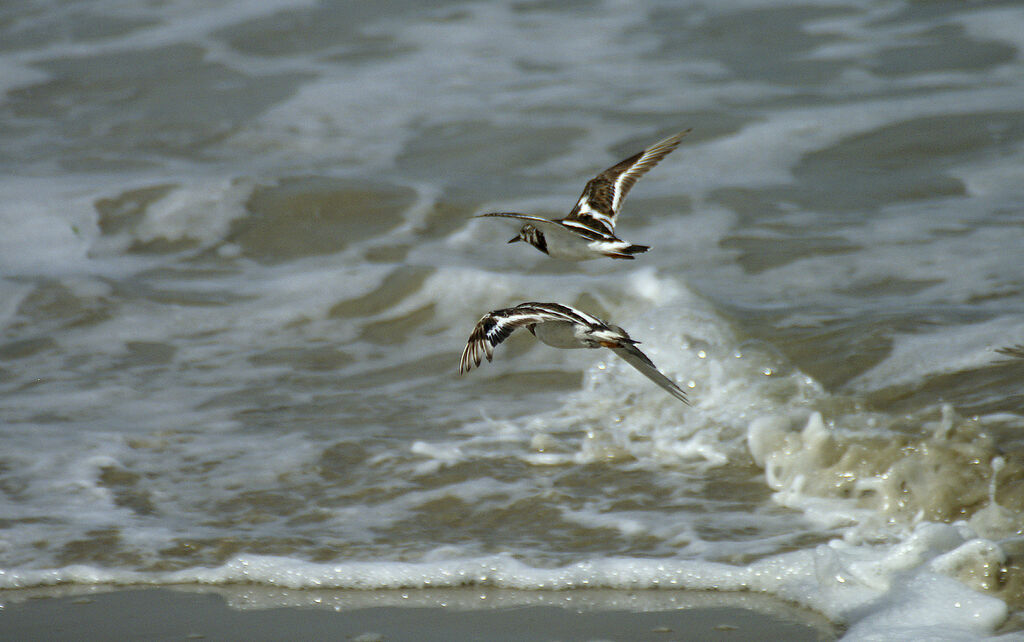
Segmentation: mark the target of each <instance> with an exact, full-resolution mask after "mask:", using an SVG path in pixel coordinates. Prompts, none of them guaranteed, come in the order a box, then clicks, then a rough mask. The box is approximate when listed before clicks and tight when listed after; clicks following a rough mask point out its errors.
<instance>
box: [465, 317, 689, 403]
mask: <svg viewBox="0 0 1024 642" xmlns="http://www.w3.org/2000/svg"><path fill="white" fill-rule="evenodd" d="M523 327H525V328H526V329H527V330H529V331H530V332H531V333H532V334H533V336H535V337H537V338H538V339H540V341H541V342H543V343H546V344H548V345H549V346H553V347H555V348H565V349H574V348H608V349H609V350H611V351H612V352H614V353H615V354H616V355H618V356H619V358H621V359H623V360H624V361H625V362H626V363H628V364H629V365H631V366H633V367H634V368H636V369H637V370H639V371H640V374H642V375H644V376H645V377H647V378H648V379H650V380H651V381H653V382H654V383H656V384H658V385H659V386H661V387H662V388H664V389H665V390H666V391H667V392H668V393H669V394H670V395H672V396H673V397H675V398H676V399H678V400H679V401H682V402H683V403H685V404H689V402H688V401H687V400H686V393H685V392H683V391H682V390H681V389H680V388H679V386H677V385H676V384H675V383H674V382H673V381H672V380H671V379H669V378H668V377H666V376H665V375H663V374H662V373H661V371H660V370H658V368H657V367H656V366H655V365H654V363H653V362H652V361H651V360H650V359H649V358H647V355H645V354H644V353H643V352H641V351H640V348H637V347H636V344H637V343H639V341H635V340H633V339H631V338H630V336H629V334H627V333H626V331H625V330H623V329H622V328H620V327H618V326H615V325H609V324H608V323H605V322H604V321H602V320H601V319H598V318H597V317H593V316H591V315H589V314H587V313H585V312H580V311H579V310H577V309H575V308H571V307H569V306H567V305H561V304H559V303H534V302H530V303H520V304H519V305H517V306H515V307H514V308H506V309H504V310H495V311H493V312H488V313H487V314H485V315H484V316H483V318H481V319H480V321H479V322H478V323H477V324H476V327H475V328H473V333H472V334H470V335H469V342H468V343H467V344H466V349H465V350H464V351H463V352H462V361H461V362H460V363H459V374H462V373H464V372H468V371H469V370H471V369H472V368H473V367H474V366H479V365H480V362H481V360H482V359H483V358H484V357H486V358H487V360H488V361H490V360H491V357H492V355H493V354H494V347H495V346H497V345H498V344H499V343H501V342H502V341H504V340H505V339H507V338H508V337H509V335H511V334H512V332H514V331H515V330H516V329H517V328H523Z"/></svg>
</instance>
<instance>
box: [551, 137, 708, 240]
mask: <svg viewBox="0 0 1024 642" xmlns="http://www.w3.org/2000/svg"><path fill="white" fill-rule="evenodd" d="M688 133H690V130H689V129H687V130H685V131H681V132H679V133H678V134H676V135H674V136H669V137H668V138H666V139H665V140H662V141H659V142H657V143H655V144H653V145H651V146H650V147H648V148H647V149H645V150H644V151H642V152H640V153H639V154H636V155H634V156H630V157H629V158H627V159H626V160H624V161H622V162H621V163H618V164H616V165H613V166H611V167H609V168H608V169H606V170H604V171H603V172H601V173H600V174H598V175H597V176H596V177H594V178H592V179H590V181H588V182H587V185H586V187H584V188H583V194H582V195H581V196H580V200H579V201H577V202H576V207H574V208H573V209H572V212H570V213H569V215H568V216H566V217H565V218H563V219H559V221H560V222H561V223H562V224H563V225H565V226H566V227H574V228H586V229H589V230H592V231H595V232H599V233H601V234H605V235H608V236H615V217H616V216H617V215H618V213H619V208H621V207H622V201H624V200H625V198H626V194H628V193H629V190H630V189H631V188H632V187H633V185H634V184H635V183H636V182H637V180H638V179H639V178H640V177H641V176H643V175H644V174H646V173H647V171H648V170H649V169H651V168H652V167H654V166H655V165H657V164H658V161H660V160H661V159H662V158H665V156H667V155H668V154H669V153H670V152H672V150H674V149H675V148H676V147H678V146H679V141H681V140H682V138H683V136H685V135H687V134H688Z"/></svg>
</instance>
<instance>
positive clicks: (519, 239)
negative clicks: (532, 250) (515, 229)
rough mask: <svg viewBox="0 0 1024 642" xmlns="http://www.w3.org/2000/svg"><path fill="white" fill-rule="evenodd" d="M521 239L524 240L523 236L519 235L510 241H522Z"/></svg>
mask: <svg viewBox="0 0 1024 642" xmlns="http://www.w3.org/2000/svg"><path fill="white" fill-rule="evenodd" d="M521 240H523V239H522V237H520V236H517V237H515V238H514V239H512V240H511V241H509V243H515V242H516V241H521Z"/></svg>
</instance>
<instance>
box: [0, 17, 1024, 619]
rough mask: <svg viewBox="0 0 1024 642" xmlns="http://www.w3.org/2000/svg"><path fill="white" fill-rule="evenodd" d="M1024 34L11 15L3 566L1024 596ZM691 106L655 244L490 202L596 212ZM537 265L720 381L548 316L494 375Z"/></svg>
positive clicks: (864, 594)
mask: <svg viewBox="0 0 1024 642" xmlns="http://www.w3.org/2000/svg"><path fill="white" fill-rule="evenodd" d="M1022 50H1024V10H1022V9H1021V8H1020V6H1019V4H1018V3H1014V2H1002V3H1001V2H986V3H962V2H927V3H925V2H902V1H897V0H879V1H877V2H871V3H859V2H848V1H843V0H837V1H834V2H822V3H816V4H814V5H807V4H805V3H790V2H788V1H787V0H765V1H763V2H760V1H755V0H751V1H749V2H748V1H741V0H737V1H730V2H723V3H699V2H686V3H674V2H671V3H670V2H665V3H658V2H650V3H630V2H615V1H609V2H578V3H568V4H563V3H546V2H493V3H491V2H488V3H482V2H481V3H474V2H435V3H429V4H427V3H403V2H387V3H355V4H353V3H338V4H335V3H316V2H297V1H288V0H280V1H277V2H230V3H229V2H223V3H208V2H202V3H200V2H191V1H188V0H173V1H171V2H165V3H160V4H156V5H137V4H135V3H122V2H118V1H116V0H100V1H99V2H93V3H87V4H74V3H73V4H71V5H67V6H59V7H58V6H51V5H50V4H48V3H31V2H30V3H19V4H18V5H16V6H11V7H8V8H5V9H0V68H2V69H3V73H2V74H0V78H2V80H0V90H2V91H3V95H2V100H0V131H3V134H2V137H3V141H4V144H3V145H0V188H2V192H3V194H4V198H3V199H2V200H0V225H2V228H3V230H4V232H3V234H0V277H2V278H0V439H2V442H3V448H2V450H0V507H2V509H0V587H5V588H15V587H26V586H42V585H47V584H52V583H57V582H78V583H86V584H88V583H91V582H121V583H157V584H160V583H170V582H209V583H226V582H236V581H248V582H254V583H257V584H269V585H278V586H289V587H293V588H302V587H313V586H339V587H356V588H386V587H395V586H409V587H413V586H438V585H441V586H459V585H462V584H483V585H490V586H495V587H498V588H536V589H550V588H573V587H582V586H598V587H605V588H623V587H626V588H649V587H657V586H661V587H665V586H686V587H689V588H717V589H723V590H736V589H746V590H756V591H764V592H768V593H771V594H773V595H776V596H779V597H782V598H783V599H787V600H790V601H792V602H796V603H799V604H801V605H804V606H808V607H811V608H813V609H816V610H818V611H820V612H822V613H824V614H825V615H826V616H828V617H829V618H831V619H832V620H833V621H835V622H839V623H841V624H843V625H846V626H848V627H849V631H850V635H851V637H856V636H857V635H864V636H867V635H871V634H876V635H881V636H883V637H885V636H892V635H896V636H898V635H900V634H906V635H910V636H911V637H915V636H917V637H920V636H925V637H927V635H928V632H929V631H931V632H932V633H934V632H935V630H934V629H929V628H928V627H932V626H936V627H942V629H943V631H953V632H955V633H956V635H961V634H962V635H963V636H964V637H967V638H970V637H983V636H986V635H991V634H993V633H994V632H996V631H997V630H999V627H1003V630H1013V629H1020V628H1021V627H1022V626H1024V621H1022V620H1021V609H1022V607H1024V597H1022V596H1024V562H1022V560H1024V533H1022V531H1021V524H1022V523H1024V437H1022V435H1024V359H1021V358H1018V357H1014V356H1012V355H1008V354H1002V353H1000V352H997V350H998V349H999V348H1006V347H1010V346H1014V345H1021V344H1024V270H1022V265H1024V263H1022V259H1021V256H1022V253H1021V248H1022V247H1024V215H1022V212H1021V203H1022V202H1024V183H1022V181H1021V180H1020V179H1021V176H1024V109H1022V107H1021V100H1020V99H1021V96H1022V95H1024V65H1022V62H1021V57H1022ZM685 128H693V131H692V133H690V134H689V135H688V136H687V137H686V138H684V139H683V143H682V145H681V146H680V147H679V149H678V150H677V151H675V152H674V153H673V154H671V155H670V156H668V157H667V158H666V159H665V160H663V161H662V162H661V163H660V164H659V165H658V166H657V167H656V168H655V169H653V170H652V171H651V172H650V173H649V174H648V175H646V176H645V177H644V178H643V180H641V181H640V182H639V183H638V184H637V186H636V187H635V189H634V190H633V191H632V192H631V194H630V197H629V199H628V200H627V201H626V203H625V207H624V209H623V214H622V215H621V217H620V220H619V225H618V232H619V233H620V235H621V236H622V237H623V238H625V239H627V240H629V241H631V242H633V243H640V244H645V245H651V246H652V248H653V249H652V250H651V251H650V252H649V253H647V254H644V255H640V256H639V257H638V260H636V261H612V260H601V261H592V262H589V263H579V264H572V263H563V262H559V261H556V260H553V259H550V258H548V257H545V256H543V255H542V254H540V253H539V252H536V251H535V250H533V248H530V247H527V246H526V245H525V244H517V245H508V244H506V241H507V240H508V238H510V237H511V236H512V235H513V234H515V226H514V225H511V224H508V223H507V222H505V221H500V220H492V219H487V220H478V219H472V218H471V217H472V216H473V215H474V214H479V213H482V212H486V211H494V210H502V211H510V210H511V211H523V212H530V213H536V214H541V215H546V216H551V217H556V216H561V215H564V213H566V212H567V211H568V210H569V209H570V208H571V206H572V205H573V203H574V202H575V201H574V199H576V198H577V197H578V194H579V191H580V189H581V188H582V186H583V184H584V183H585V181H586V180H587V179H589V178H590V177H592V176H593V175H594V174H596V173H597V172H598V171H600V170H601V169H603V168H605V167H607V166H609V165H611V164H613V163H615V162H617V161H618V160H620V159H622V158H625V157H626V156H629V155H631V154H633V153H635V152H637V151H639V150H640V149H642V148H643V147H645V146H646V145H648V144H650V143H652V142H654V141H656V140H659V139H660V138H662V137H664V136H667V135H669V134H671V133H674V132H676V131H679V130H681V129H685ZM531 300H532V301H557V302H561V303H564V304H568V305H573V306H576V307H578V308H580V309H582V310H585V311H587V312H590V313H592V314H594V315H597V316H599V317H601V318H604V319H607V320H609V321H611V322H613V323H616V324H619V325H622V326H623V327H625V328H627V330H628V331H629V332H630V334H631V335H632V336H633V337H634V338H636V339H638V340H640V341H641V342H642V344H641V346H642V348H643V349H644V350H645V352H646V353H647V354H648V355H649V356H650V357H651V358H652V359H653V360H654V362H655V363H657V364H658V366H659V368H660V369H661V370H663V371H664V372H665V373H666V374H667V375H669V376H670V377H672V378H673V379H674V380H675V381H677V382H678V383H679V384H680V385H681V386H683V387H684V388H685V389H686V390H687V391H688V395H689V396H690V399H691V401H692V403H693V405H692V406H691V407H685V406H682V405H681V404H679V403H678V401H676V400H675V399H673V398H672V397H670V396H668V395H666V394H665V393H664V392H663V391H662V390H660V389H658V388H657V387H655V386H652V385H651V384H650V382H649V381H647V380H646V379H644V378H642V377H640V376H638V375H637V374H636V373H635V372H634V371H633V370H632V369H630V368H629V367H628V366H626V365H625V364H623V363H622V362H620V361H618V360H617V359H616V358H615V357H614V356H613V355H612V354H611V353H610V352H607V351H604V350H600V351H588V350H578V351H558V350H554V349H551V348H549V347H547V346H544V345H540V344H538V343H537V342H536V341H535V340H534V339H533V338H532V337H530V336H529V334H528V333H526V332H522V336H519V334H516V335H514V336H513V337H512V338H510V339H509V340H508V341H507V342H506V343H505V344H503V345H502V346H500V347H499V348H498V349H497V351H496V354H495V359H494V362H493V363H490V364H487V363H485V364H484V365H483V367H481V368H480V369H479V370H474V371H473V372H470V373H468V374H466V375H463V376H461V377H460V376H458V374H457V372H456V370H457V366H458V357H459V355H460V353H461V350H462V348H463V346H464V345H465V341H466V339H467V337H468V336H469V333H470V331H471V330H472V328H473V325H474V323H476V321H477V320H478V319H479V318H480V316H481V315H483V314H484V313H485V312H487V311H489V310H494V309H498V308H504V307H510V306H512V305H515V304H517V303H520V302H523V301H531ZM954 602H955V603H957V604H961V605H964V607H963V608H962V609H961V610H960V611H958V610H956V609H953V608H951V607H950V606H949V605H950V604H952V603H954ZM886 605H890V606H886ZM901 609H902V610H901ZM957 609H960V607H959V606H958V607H957ZM908 613H909V614H910V615H907V614H908ZM898 614H901V615H898Z"/></svg>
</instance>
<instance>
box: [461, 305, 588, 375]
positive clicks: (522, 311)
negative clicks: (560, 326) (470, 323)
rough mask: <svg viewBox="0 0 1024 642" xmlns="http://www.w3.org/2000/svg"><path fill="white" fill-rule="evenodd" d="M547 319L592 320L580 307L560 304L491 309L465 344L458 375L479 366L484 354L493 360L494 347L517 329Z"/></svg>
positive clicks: (574, 321)
mask: <svg viewBox="0 0 1024 642" xmlns="http://www.w3.org/2000/svg"><path fill="white" fill-rule="evenodd" d="M544 321H568V322H570V323H587V322H589V321H590V319H588V318H587V317H586V316H584V315H582V314H581V313H580V312H578V311H577V310H574V309H573V308H570V307H568V306H565V305H561V304H558V303H535V302H528V303H520V304H519V305H517V306H516V307H514V308H505V309H504V310H494V311H493V312H488V313H487V314H485V315H484V316H483V317H482V318H481V319H480V321H479V322H478V323H477V324H476V327H475V328H473V333H472V334H470V335H469V342H467V343H466V349H465V350H463V351H462V360H461V361H460V362H459V374H462V373H463V372H469V370H471V369H472V368H473V367H474V366H479V365H480V362H481V361H482V359H483V358H484V357H486V358H487V360H488V361H490V360H491V357H492V355H493V354H494V347H495V346H497V345H498V344H499V343H501V342H502V341H504V340H505V339H507V338H508V337H509V335H511V334H512V333H513V332H514V331H515V330H516V329H517V328H522V327H524V326H528V325H533V324H535V323H543V322H544Z"/></svg>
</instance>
